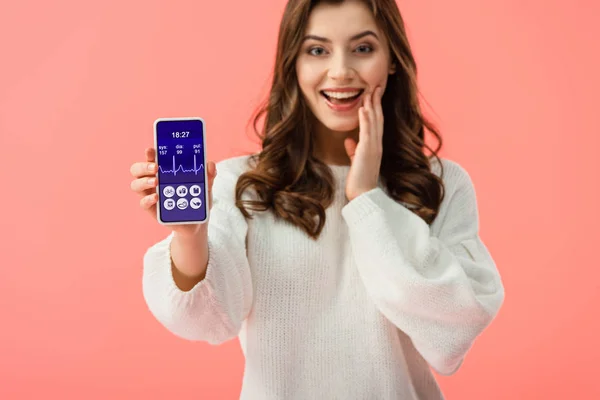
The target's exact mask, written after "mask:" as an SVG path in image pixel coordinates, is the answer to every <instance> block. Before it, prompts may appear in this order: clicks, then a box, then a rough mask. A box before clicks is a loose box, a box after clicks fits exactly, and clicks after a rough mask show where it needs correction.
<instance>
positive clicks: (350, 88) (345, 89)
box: [321, 87, 364, 93]
mask: <svg viewBox="0 0 600 400" xmlns="http://www.w3.org/2000/svg"><path fill="white" fill-rule="evenodd" d="M357 90H364V88H356V87H347V88H325V89H322V90H321V92H337V93H346V92H356V91H357Z"/></svg>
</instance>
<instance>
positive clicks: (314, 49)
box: [308, 47, 325, 56]
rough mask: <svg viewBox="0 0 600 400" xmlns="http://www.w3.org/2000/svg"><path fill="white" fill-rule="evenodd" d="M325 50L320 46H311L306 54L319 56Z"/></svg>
mask: <svg viewBox="0 0 600 400" xmlns="http://www.w3.org/2000/svg"><path fill="white" fill-rule="evenodd" d="M324 52H325V49H323V48H322V47H312V48H310V49H309V50H308V54H310V55H311V56H320V55H322V54H323V53H324Z"/></svg>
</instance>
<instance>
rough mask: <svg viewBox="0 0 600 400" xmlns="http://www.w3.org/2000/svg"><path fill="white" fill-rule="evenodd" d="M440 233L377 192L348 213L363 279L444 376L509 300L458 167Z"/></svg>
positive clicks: (380, 305)
mask: <svg viewBox="0 0 600 400" xmlns="http://www.w3.org/2000/svg"><path fill="white" fill-rule="evenodd" d="M451 173H452V174H453V177H452V180H453V182H452V183H453V184H452V185H448V186H453V187H454V190H453V193H450V196H449V198H447V199H445V201H444V202H442V206H441V208H440V213H439V215H438V218H440V219H441V226H440V229H439V234H438V235H437V236H433V235H432V234H431V230H430V227H429V225H427V223H426V222H425V221H423V220H422V219H421V218H420V217H419V216H417V215H415V214H414V213H413V212H411V211H410V210H408V209H407V208H406V207H405V206H404V205H402V204H400V203H398V202H396V201H395V200H393V199H392V198H390V197H389V196H388V195H387V194H386V193H385V192H384V191H383V190H382V189H380V188H376V189H373V190H371V191H369V192H367V193H364V194H362V195H361V196H358V197H357V198H355V199H354V200H353V201H351V202H349V203H348V204H347V205H346V206H345V207H344V209H343V210H342V213H343V216H344V218H345V220H346V222H347V224H348V229H349V234H350V240H351V244H352V250H353V256H354V259H355V261H356V264H357V268H358V270H359V273H360V276H361V278H362V280H363V282H364V284H365V287H366V290H367V291H368V293H369V294H370V296H371V298H372V299H373V301H374V303H375V304H376V306H377V307H378V309H379V310H380V311H381V313H382V314H383V315H384V316H385V317H386V318H388V320H390V321H391V322H392V323H393V324H394V325H395V326H397V327H398V328H399V329H400V330H402V331H403V332H404V333H406V334H407V335H408V336H409V337H410V338H411V341H412V343H413V345H414V346H415V348H416V349H417V351H418V352H419V353H420V354H421V356H422V357H423V358H424V359H425V360H426V361H427V362H428V363H429V365H430V366H431V367H433V368H434V369H435V370H436V371H437V372H438V373H440V374H443V375H450V374H453V373H454V372H456V371H457V370H458V369H459V367H460V366H461V364H462V362H463V360H464V357H465V356H466V354H467V352H468V351H469V349H470V348H471V347H472V345H473V343H474V341H475V339H476V338H477V336H479V335H480V334H481V333H482V332H483V330H484V329H485V328H486V327H487V326H488V325H489V324H490V323H491V322H492V320H493V319H494V318H495V316H496V315H497V313H498V311H499V309H500V307H501V305H502V303H503V301H504V287H503V284H502V281H501V278H500V275H499V273H498V271H497V269H496V265H495V263H494V261H493V259H492V257H491V256H490V254H489V252H488V250H487V248H486V247H485V245H484V244H483V242H482V240H481V238H480V237H479V219H478V210H477V203H476V197H475V191H474V187H473V185H472V182H471V180H470V178H469V176H468V174H467V173H466V171H464V170H463V169H462V168H461V167H460V166H458V168H457V167H455V168H454V170H453V171H451Z"/></svg>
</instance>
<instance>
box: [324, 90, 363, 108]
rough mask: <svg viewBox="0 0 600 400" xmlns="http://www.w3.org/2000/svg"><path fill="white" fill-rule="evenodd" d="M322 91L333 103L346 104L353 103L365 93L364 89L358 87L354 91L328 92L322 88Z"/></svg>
mask: <svg viewBox="0 0 600 400" xmlns="http://www.w3.org/2000/svg"><path fill="white" fill-rule="evenodd" d="M320 93H321V95H322V96H323V97H325V98H326V99H327V101H329V102H330V103H331V104H335V105H346V104H351V103H352V102H353V101H355V100H357V99H358V98H359V97H360V96H361V95H362V94H363V93H364V89H358V90H356V91H353V92H327V91H324V90H321V92H320Z"/></svg>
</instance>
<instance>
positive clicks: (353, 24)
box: [236, 0, 444, 238]
mask: <svg viewBox="0 0 600 400" xmlns="http://www.w3.org/2000/svg"><path fill="white" fill-rule="evenodd" d="M275 63H276V65H275V73H274V79H273V84H272V88H271V95H270V97H269V99H268V101H267V102H266V103H265V104H264V106H263V107H262V108H261V109H260V110H259V111H258V113H257V115H256V119H255V121H257V122H258V120H259V119H260V118H261V117H263V116H264V117H265V124H264V127H263V130H262V132H261V133H259V135H260V136H261V137H262V145H263V146H262V147H263V149H262V151H261V152H260V153H259V154H257V155H256V156H255V157H253V161H255V163H254V164H253V168H252V170H250V171H247V172H245V173H244V174H242V176H241V177H240V180H239V182H238V184H237V190H236V197H237V205H238V207H240V208H241V210H242V212H243V213H244V215H245V216H246V217H249V216H250V213H249V211H264V210H268V209H271V210H273V212H275V213H276V215H278V216H279V217H281V218H283V219H286V220H288V221H290V222H291V223H293V224H295V225H297V226H298V227H300V228H301V229H303V230H304V231H305V232H306V233H307V234H308V235H310V236H312V237H314V238H316V237H318V236H319V233H320V231H321V230H322V229H323V226H324V224H325V221H324V220H325V218H326V216H325V209H327V207H329V206H330V205H331V202H332V200H333V188H332V186H333V184H334V183H333V178H332V176H331V173H330V168H329V167H330V166H331V165H344V164H348V163H349V161H350V160H349V157H348V155H349V154H350V153H352V152H353V151H354V149H355V148H356V144H357V142H358V133H359V112H358V111H359V107H361V105H363V104H364V100H365V99H367V98H368V96H370V95H372V94H373V92H374V90H375V88H377V87H380V88H381V89H382V90H383V98H382V104H381V107H382V108H383V114H384V115H385V124H383V137H382V144H383V147H382V154H381V166H380V167H379V166H378V167H377V172H378V177H379V179H381V182H382V183H383V184H384V185H385V187H386V188H387V189H388V193H389V195H390V196H392V197H393V198H394V199H396V200H397V201H400V202H402V203H404V204H407V205H409V206H410V207H411V210H413V212H415V213H416V214H417V215H419V216H420V217H422V218H423V219H424V220H425V221H427V222H431V221H433V219H434V218H435V216H436V214H437V213H438V210H439V206H440V204H441V202H442V200H443V197H444V185H443V181H442V179H441V178H440V177H439V176H438V174H435V173H433V171H432V170H431V161H430V160H431V159H432V158H433V159H434V160H435V161H439V159H438V157H437V152H438V151H439V150H440V147H441V143H442V142H441V137H440V135H439V133H438V132H437V129H436V128H435V126H433V124H431V123H430V122H429V121H428V120H427V119H426V118H425V117H424V116H423V114H422V112H421V109H420V105H419V101H418V88H417V83H416V64H415V61H414V58H413V56H412V52H411V49H410V44H409V43H408V40H407V37H406V32H405V30H404V23H403V21H402V17H401V16H400V14H399V11H398V8H397V6H396V3H395V1H394V0H380V1H375V0H371V1H320V2H319V1H317V2H315V1H292V2H290V3H288V7H287V9H286V11H285V13H284V16H283V19H282V22H281V29H280V34H279V43H278V48H277V56H276V62H275ZM426 130H427V131H429V133H431V134H432V135H433V136H434V137H435V138H437V139H438V143H439V146H438V147H437V148H436V149H431V148H429V147H428V146H427V144H426V143H425V131H426ZM424 150H429V151H430V153H431V154H430V155H429V156H428V155H426V154H425V153H424ZM438 164H439V163H438ZM440 165H441V166H442V169H443V164H440ZM251 188H252V189H254V190H255V191H256V192H257V193H258V198H254V199H252V200H245V199H243V193H244V192H246V190H247V189H251Z"/></svg>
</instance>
